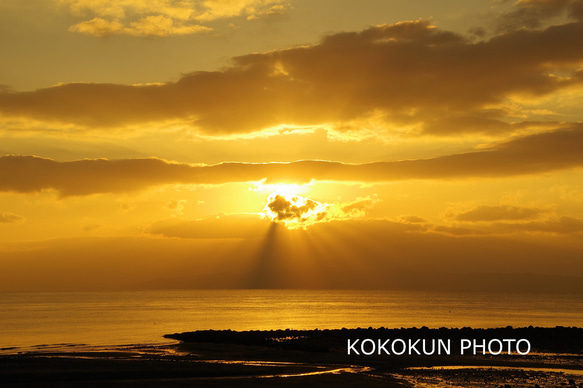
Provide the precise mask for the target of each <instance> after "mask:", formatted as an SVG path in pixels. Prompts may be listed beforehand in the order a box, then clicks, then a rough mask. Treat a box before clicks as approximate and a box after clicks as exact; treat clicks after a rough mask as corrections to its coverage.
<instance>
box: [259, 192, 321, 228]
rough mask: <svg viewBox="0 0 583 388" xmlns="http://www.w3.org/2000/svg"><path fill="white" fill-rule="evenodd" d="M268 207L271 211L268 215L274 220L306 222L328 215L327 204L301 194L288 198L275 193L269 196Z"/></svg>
mask: <svg viewBox="0 0 583 388" xmlns="http://www.w3.org/2000/svg"><path fill="white" fill-rule="evenodd" d="M266 207H267V208H268V209H269V210H270V211H271V212H270V213H268V214H267V216H268V217H269V218H270V219H271V220H272V221H296V222H306V221H308V220H310V219H312V220H315V221H318V220H320V219H323V218H324V217H326V214H327V213H326V211H325V210H324V209H325V205H323V204H321V203H319V202H317V201H314V200H313V199H309V198H303V197H300V196H291V197H290V198H286V197H285V196H283V195H279V194H274V195H271V196H270V197H269V198H268V203H267V205H266Z"/></svg>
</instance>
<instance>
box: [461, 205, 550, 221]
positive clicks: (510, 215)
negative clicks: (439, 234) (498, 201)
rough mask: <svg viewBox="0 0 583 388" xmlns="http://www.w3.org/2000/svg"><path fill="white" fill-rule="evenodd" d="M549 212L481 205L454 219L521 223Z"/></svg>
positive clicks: (537, 209)
mask: <svg viewBox="0 0 583 388" xmlns="http://www.w3.org/2000/svg"><path fill="white" fill-rule="evenodd" d="M547 212H548V211H547V210H545V209H540V208H535V207H526V206H510V205H494V206H490V205H480V206H476V207H475V208H473V209H471V210H468V211H466V212H463V213H459V214H456V215H454V217H453V219H454V220H456V221H466V222H483V221H486V222H491V221H502V220H508V221H521V220H530V219H533V218H538V217H540V216H541V215H543V214H545V213H547Z"/></svg>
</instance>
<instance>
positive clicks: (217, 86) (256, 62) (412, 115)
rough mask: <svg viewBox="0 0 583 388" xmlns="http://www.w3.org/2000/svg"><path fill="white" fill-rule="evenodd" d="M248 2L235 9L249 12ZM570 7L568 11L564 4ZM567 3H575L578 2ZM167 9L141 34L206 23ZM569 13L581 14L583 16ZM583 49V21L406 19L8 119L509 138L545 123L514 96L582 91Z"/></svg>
mask: <svg viewBox="0 0 583 388" xmlns="http://www.w3.org/2000/svg"><path fill="white" fill-rule="evenodd" d="M249 1H250V0H249ZM249 1H246V2H245V1H241V2H238V3H237V4H239V3H241V4H243V3H245V7H247V6H248V5H249V4H247V3H249ZM77 3H78V4H77ZM85 3H88V4H89V3H91V2H90V1H89V0H87V2H80V0H79V1H76V2H73V3H72V4H77V5H76V7H77V8H79V9H80V10H83V9H85V8H87V7H88V6H86V5H85ZM105 3H108V2H105ZM544 3H546V2H544ZM108 4H109V3H108ZM112 4H113V3H112ZM181 4H182V3H181ZM205 4H206V3H205ZM211 4H214V2H212V3H211ZM217 4H218V3H217ZM270 4H271V3H269V4H267V5H270ZM529 4H530V3H529ZM561 4H563V9H566V8H565V7H567V2H562V3H561ZM568 4H569V7H571V8H570V9H574V8H573V7H574V4H575V3H574V2H569V3H568ZM576 4H579V2H577V3H576ZM543 5H544V4H541V6H543ZM239 8H240V7H239ZM241 9H243V8H241ZM537 9H538V8H537ZM122 11H123V9H122V10H121V11H120V10H117V8H115V7H113V8H112V9H111V10H109V8H108V11H107V12H109V13H111V14H114V13H116V12H119V13H122V14H124V15H125V11H124V12H122ZM104 12H105V11H104ZM136 12H137V11H136ZM172 12H174V11H172ZM181 12H182V11H180V12H179V11H176V14H177V15H182V13H181ZM185 12H186V11H185ZM209 12H210V11H209ZM225 12H226V11H225ZM233 12H235V11H233ZM236 12H241V11H240V10H239V11H236ZM170 13H171V12H170V11H165V13H164V14H160V15H157V16H147V17H146V18H144V19H143V20H142V21H140V22H136V23H138V24H136V25H135V26H134V27H135V28H134V29H139V30H140V31H142V30H143V31H152V32H151V33H152V34H154V35H156V34H169V33H171V30H172V29H174V28H183V29H185V30H184V31H183V32H184V33H186V32H188V31H190V30H188V29H189V28H199V27H185V26H182V27H180V26H179V27H176V25H175V22H172V20H171V19H169V18H170V16H169V15H170ZM571 14H572V15H573V16H576V15H575V14H576V12H575V11H573V12H571ZM203 15H204V14H203ZM208 15H215V14H213V13H212V12H210V13H208ZM216 15H219V14H216ZM176 17H177V16H176ZM188 17H189V18H191V17H192V16H188ZM198 17H202V15H199V16H198ZM208 17H211V16H208ZM217 17H218V16H217ZM148 18H149V19H148ZM83 23H84V24H83ZM83 23H82V24H79V25H77V26H76V27H74V28H75V29H77V30H79V31H82V30H83V29H87V31H89V30H95V31H102V32H101V33H99V32H96V33H98V34H106V33H107V31H109V30H112V29H113V30H115V31H118V32H120V33H121V32H123V31H125V29H126V28H128V27H127V26H125V25H123V24H122V23H121V22H116V21H107V20H106V19H104V18H102V17H100V16H97V17H96V18H94V19H91V20H89V21H86V22H83ZM116 23H117V24H116ZM164 25H165V26H166V27H163V26H164ZM138 26H139V28H138ZM200 30H201V31H203V30H204V29H203V28H202V27H200ZM164 31H166V32H164ZM127 33H129V32H127ZM141 33H142V32H140V33H138V32H136V34H141ZM580 47H583V23H582V22H581V21H580V18H579V20H577V21H573V22H569V23H564V24H560V25H553V26H549V27H546V28H544V29H542V28H541V29H530V30H529V29H518V30H513V31H510V32H506V33H503V34H499V35H496V36H494V37H492V38H490V39H488V40H483V41H478V42H475V41H471V40H469V39H467V38H465V37H463V36H461V35H459V34H456V33H453V32H450V31H444V30H440V29H438V28H436V27H435V26H433V25H431V23H430V22H429V21H426V20H417V21H407V22H400V23H396V24H390V25H379V26H373V27H370V28H368V29H366V30H363V31H360V32H343V33H337V34H334V35H329V36H327V37H325V38H324V39H323V40H322V41H321V42H320V43H318V44H315V45H311V46H302V47H295V48H290V49H287V50H278V51H272V52H267V53H258V54H250V55H245V56H240V57H236V58H234V59H233V61H232V65H231V66H230V67H228V68H226V69H224V70H220V71H212V72H194V73H191V74H187V75H184V76H183V77H182V78H181V79H180V80H179V81H178V82H169V83H164V84H157V85H146V86H129V85H119V84H89V83H77V84H64V85H58V86H54V87H51V88H45V89H40V90H36V91H30V92H19V93H8V92H1V93H0V114H2V115H3V116H5V117H7V118H10V117H25V118H32V119H36V120H46V121H51V122H57V123H68V124H73V125H76V126H78V127H79V128H108V127H124V126H127V125H131V124H145V123H151V122H164V121H169V120H171V121H180V122H182V123H183V124H184V125H187V126H192V127H194V128H196V129H197V130H198V131H200V132H202V133H205V134H208V135H225V134H235V133H238V134H241V133H252V132H258V131H261V130H264V129H266V128H271V127H274V126H279V125H283V124H288V125H311V126H314V125H331V126H333V127H334V128H336V129H337V130H340V131H341V130H346V129H350V130H353V131H358V130H360V129H361V128H367V126H370V125H374V126H375V128H378V129H380V130H381V131H382V130H386V131H390V130H391V129H392V128H406V130H407V131H409V132H410V133H415V134H419V133H424V134H433V135H454V134H463V133H485V134H500V133H505V132H512V131H514V130H516V129H523V128H525V127H526V128H528V127H531V126H533V125H535V124H536V123H531V122H530V121H529V120H525V117H528V113H527V112H523V111H521V109H520V108H519V107H518V108H516V107H514V108H513V109H510V108H509V104H508V103H507V102H508V101H509V100H512V99H517V98H538V97H544V96H550V95H554V94H555V93H558V92H560V91H563V90H567V89H572V88H575V87H581V85H582V84H583V70H581V65H582V64H583V51H582V50H580ZM515 105H516V104H515ZM366 123H368V124H366Z"/></svg>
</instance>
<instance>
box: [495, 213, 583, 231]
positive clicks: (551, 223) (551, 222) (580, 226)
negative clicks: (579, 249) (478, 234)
mask: <svg viewBox="0 0 583 388" xmlns="http://www.w3.org/2000/svg"><path fill="white" fill-rule="evenodd" d="M490 232H494V233H513V232H514V233H516V232H542V233H555V234H573V233H581V232H583V220H582V219H578V218H573V217H567V216H561V217H556V218H553V219H547V220H541V221H532V222H523V223H512V224H509V223H502V222H499V223H495V224H493V225H492V228H491V230H490Z"/></svg>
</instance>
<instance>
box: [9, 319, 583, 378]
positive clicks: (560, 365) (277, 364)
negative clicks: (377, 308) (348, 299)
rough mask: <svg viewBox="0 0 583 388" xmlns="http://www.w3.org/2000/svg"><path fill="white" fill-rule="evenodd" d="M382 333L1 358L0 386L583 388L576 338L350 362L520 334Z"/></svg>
mask: <svg viewBox="0 0 583 388" xmlns="http://www.w3.org/2000/svg"><path fill="white" fill-rule="evenodd" d="M571 329H573V330H571ZM387 330H388V329H353V330H346V329H345V330H327V331H317V330H316V331H300V332H296V331H262V332H259V331H252V332H232V331H205V332H202V331H201V332H193V333H184V334H176V335H169V336H168V337H171V338H175V339H177V338H178V339H180V342H176V343H168V344H164V345H135V346H118V347H86V348H83V347H76V346H62V347H60V348H57V349H53V348H50V347H44V348H40V349H37V350H36V351H31V352H21V353H20V354H8V355H6V354H5V355H2V356H0V386H10V387H79V386H82V387H106V386H107V387H190V386H196V387H230V386H236V387H272V386H278V387H311V386H322V387H329V386H333V387H412V386H417V387H446V386H461V387H506V386H509V387H536V386H537V385H538V386H540V387H553V386H556V387H559V386H561V387H564V386H571V387H573V386H575V387H583V351H581V350H583V348H579V349H581V350H579V351H574V350H573V349H576V348H577V347H578V346H579V345H580V343H581V341H583V335H582V334H581V333H583V330H582V329H574V328H567V329H565V328H553V329H538V328H533V329H532V330H531V331H530V334H531V335H532V341H533V344H536V345H537V346H538V348H536V349H533V351H532V352H531V353H529V354H528V355H519V354H511V355H497V356H492V355H476V356H474V355H471V356H468V355H464V356H460V355H459V354H454V352H453V351H452V354H451V355H448V356H444V355H442V356H425V355H421V356H395V355H391V356H386V355H371V356H366V357H365V356H362V355H360V356H356V355H354V354H353V355H347V348H346V341H345V340H346V338H349V337H353V338H372V337H374V336H375V335H376V336H377V337H378V338H388V337H387V336H389V335H390V336H392V338H395V336H396V335H397V333H398V335H400V336H401V337H404V336H407V335H409V336H413V338H416V337H419V335H420V334H423V335H424V336H432V335H433V336H437V335H439V336H440V337H443V336H449V337H451V338H454V337H455V336H456V335H458V334H459V335H464V336H467V335H468V333H471V334H472V335H473V336H474V337H480V335H484V334H488V333H489V334H492V335H506V336H508V335H514V334H515V335H516V336H518V335H520V336H524V335H526V334H524V333H525V332H520V331H516V329H512V330H510V329H508V328H506V329H498V330H506V331H503V332H484V331H476V330H471V329H468V330H471V331H469V332H468V331H465V332H459V329H448V331H445V332H444V331H443V330H442V331H437V330H433V331H432V330H430V329H427V330H429V331H421V332H420V331H419V330H420V329H405V330H404V331H387ZM449 330H451V331H449ZM456 330H458V331H456ZM509 330H510V331H509ZM512 333H514V334H512ZM506 338H509V337H506ZM536 338H540V339H541V340H540V341H538V342H537V341H536ZM549 339H553V341H551V340H549ZM549 347H550V348H552V351H551V352H549V349H547V348H549Z"/></svg>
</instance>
